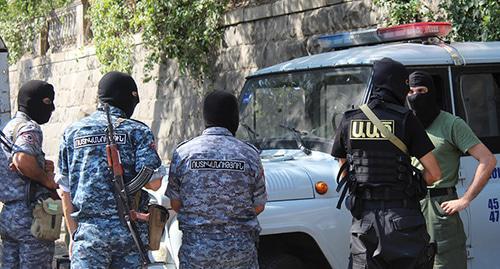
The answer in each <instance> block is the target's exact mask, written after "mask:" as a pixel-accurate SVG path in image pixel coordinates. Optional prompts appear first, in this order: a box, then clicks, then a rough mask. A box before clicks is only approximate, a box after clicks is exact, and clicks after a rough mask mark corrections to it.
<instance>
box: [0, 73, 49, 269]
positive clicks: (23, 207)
mask: <svg viewBox="0 0 500 269" xmlns="http://www.w3.org/2000/svg"><path fill="white" fill-rule="evenodd" d="M17 103H18V111H17V112H16V114H15V116H14V117H13V118H12V120H11V121H9V122H8V123H7V125H6V126H5V128H4V129H3V132H4V133H5V135H6V136H7V138H8V139H9V140H10V141H12V142H13V144H14V146H13V147H12V151H11V152H8V149H7V148H6V147H2V150H3V153H2V154H5V156H6V157H7V158H8V161H7V163H6V164H5V166H4V167H1V168H0V169H3V171H2V176H1V177H0V202H2V203H3V204H4V206H3V208H2V212H1V213H0V236H1V238H2V245H3V255H2V256H3V258H2V262H1V264H2V268H52V267H51V264H52V258H53V256H54V241H53V240H42V239H40V238H38V237H36V236H35V235H34V234H32V232H31V225H32V222H33V209H34V207H35V203H36V201H38V200H40V199H42V200H43V199H47V198H48V197H49V191H48V189H52V190H54V189H56V188H57V184H56V183H55V182H54V164H53V162H52V161H49V160H46V159H45V157H44V156H45V154H44V153H43V150H42V140H43V133H42V129H41V128H40V125H41V124H44V123H47V122H48V121H49V119H50V116H51V114H52V111H54V87H53V86H52V85H51V84H49V83H47V82H44V81H40V80H31V81H28V82H26V83H25V84H24V85H22V86H21V88H20V90H19V92H18V98H17ZM8 163H11V165H10V167H9V166H8V165H7V164H8ZM21 174H22V175H24V177H21V176H20V175H21ZM37 184H39V185H37ZM28 186H31V188H32V190H33V193H32V194H31V195H29V194H28V193H26V191H25V190H26V189H27V188H28Z"/></svg>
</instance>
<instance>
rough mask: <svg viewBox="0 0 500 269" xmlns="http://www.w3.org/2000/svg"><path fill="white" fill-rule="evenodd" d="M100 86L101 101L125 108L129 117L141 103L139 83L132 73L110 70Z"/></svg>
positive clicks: (124, 110)
mask: <svg viewBox="0 0 500 269" xmlns="http://www.w3.org/2000/svg"><path fill="white" fill-rule="evenodd" d="M98 87H99V90H98V92H97V96H98V98H99V101H101V103H106V104H110V105H112V106H115V107H117V108H119V109H121V110H123V112H125V115H126V117H127V118H130V117H131V116H132V114H133V113H134V110H135V107H136V106H137V104H138V103H139V94H138V91H137V84H135V81H134V79H133V78H132V77H131V76H130V75H128V74H125V73H122V72H117V71H112V72H109V73H107V74H105V75H104V76H103V77H102V78H101V80H100V81H99V86H98Z"/></svg>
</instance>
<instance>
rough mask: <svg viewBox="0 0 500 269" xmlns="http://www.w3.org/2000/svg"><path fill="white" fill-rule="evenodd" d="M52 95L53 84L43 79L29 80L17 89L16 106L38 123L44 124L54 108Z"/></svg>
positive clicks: (53, 93)
mask: <svg viewBox="0 0 500 269" xmlns="http://www.w3.org/2000/svg"><path fill="white" fill-rule="evenodd" d="M54 97H55V92H54V86H52V85H51V84H49V83H47V82H45V81H41V80H30V81H28V82H26V83H25V84H23V86H21V88H20V89H19V94H18V96H17V108H18V110H19V111H22V112H24V113H26V114H28V116H29V117H30V118H31V119H33V120H34V121H36V122H37V123H38V124H44V123H47V122H48V121H49V119H50V116H51V115H52V111H54V109H55V106H54Z"/></svg>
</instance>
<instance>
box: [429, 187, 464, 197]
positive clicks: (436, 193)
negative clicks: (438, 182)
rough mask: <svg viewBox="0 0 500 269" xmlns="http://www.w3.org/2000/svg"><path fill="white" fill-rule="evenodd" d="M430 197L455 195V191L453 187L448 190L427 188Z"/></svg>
mask: <svg viewBox="0 0 500 269" xmlns="http://www.w3.org/2000/svg"><path fill="white" fill-rule="evenodd" d="M427 191H428V192H429V196H430V197H436V196H445V195H450V194H455V193H456V192H457V189H456V188H455V187H449V188H429V189H427Z"/></svg>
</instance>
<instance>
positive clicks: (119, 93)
mask: <svg viewBox="0 0 500 269" xmlns="http://www.w3.org/2000/svg"><path fill="white" fill-rule="evenodd" d="M97 95H98V99H99V105H98V108H97V111H96V112H94V113H92V114H91V115H89V116H88V117H85V118H83V119H81V120H79V121H77V122H75V123H73V124H71V125H70V126H69V127H68V128H67V129H66V130H65V131H64V136H63V139H62V143H61V146H60V151H59V163H58V170H59V171H58V178H57V182H58V183H59V185H60V187H61V189H62V190H63V195H62V200H63V206H64V208H65V212H66V213H67V214H65V219H66V224H67V227H68V228H69V232H70V233H71V234H72V236H71V241H70V255H71V267H72V268H140V267H141V264H143V261H142V260H141V255H140V252H139V248H138V247H137V246H136V245H135V243H134V240H133V238H132V234H131V231H130V230H129V229H128V228H127V226H126V225H124V223H122V222H121V221H120V217H119V215H118V209H117V201H116V200H115V193H114V191H113V185H112V184H113V183H112V174H111V172H110V170H109V169H108V163H107V160H106V142H107V136H106V134H107V133H106V132H107V130H108V121H107V113H106V107H107V108H108V109H109V110H108V111H109V114H110V117H111V122H112V124H113V126H114V139H115V142H116V144H117V146H118V150H119V152H120V161H121V165H122V167H123V180H124V183H125V185H127V186H129V187H130V188H127V194H128V196H129V200H130V201H131V202H130V204H129V207H130V208H131V210H133V213H132V217H133V222H134V223H135V224H136V226H137V227H138V229H137V230H138V233H139V234H138V236H139V237H140V238H142V241H143V242H142V243H143V245H147V244H148V241H147V240H146V238H148V237H147V234H146V232H147V230H148V229H147V228H148V226H147V223H148V217H149V215H148V214H147V213H145V212H146V211H147V207H148V195H147V193H146V192H145V191H143V190H142V189H141V187H143V186H144V187H145V188H147V189H151V190H157V189H158V188H159V187H160V185H161V178H162V177H163V176H164V175H166V169H165V168H164V167H163V166H162V164H161V160H160V158H159V156H158V154H157V152H156V144H155V141H154V136H153V133H152V132H151V130H150V128H149V127H148V126H146V125H145V124H144V123H141V122H139V121H136V120H132V119H130V117H131V116H132V114H133V112H134V110H135V107H136V105H137V104H138V103H139V93H138V89H137V85H136V83H135V81H134V79H133V78H132V77H131V76H129V75H128V74H125V73H121V72H109V73H107V74H105V75H104V76H103V77H102V79H101V80H100V81H99V85H98V91H97ZM143 170H144V171H151V172H152V174H148V175H144V176H143V174H142V173H140V172H141V171H143ZM144 180H145V181H144ZM131 186H135V187H137V188H135V187H134V188H132V187H131ZM134 216H135V217H134ZM144 254H145V255H147V253H144Z"/></svg>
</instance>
